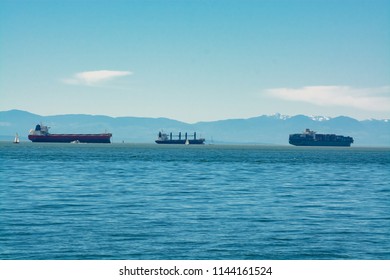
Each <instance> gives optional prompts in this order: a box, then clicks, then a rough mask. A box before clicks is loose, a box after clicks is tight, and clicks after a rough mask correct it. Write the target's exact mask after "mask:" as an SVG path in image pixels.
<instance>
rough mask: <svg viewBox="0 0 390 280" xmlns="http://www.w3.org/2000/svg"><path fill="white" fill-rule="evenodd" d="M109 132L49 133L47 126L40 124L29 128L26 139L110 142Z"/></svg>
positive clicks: (66, 141)
mask: <svg viewBox="0 0 390 280" xmlns="http://www.w3.org/2000/svg"><path fill="white" fill-rule="evenodd" d="M111 137H112V134H111V133H100V134H51V133H49V127H47V126H45V125H41V124H37V125H36V126H35V130H34V129H31V130H30V133H29V135H28V139H29V140H31V141H32V142H56V143H71V142H74V143H111Z"/></svg>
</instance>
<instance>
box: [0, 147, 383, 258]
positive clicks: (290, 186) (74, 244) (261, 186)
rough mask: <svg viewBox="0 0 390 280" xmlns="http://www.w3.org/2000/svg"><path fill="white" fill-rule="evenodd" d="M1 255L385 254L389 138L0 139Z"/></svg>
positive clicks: (360, 256)
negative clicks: (354, 144)
mask: <svg viewBox="0 0 390 280" xmlns="http://www.w3.org/2000/svg"><path fill="white" fill-rule="evenodd" d="M0 160H1V161H0V259H390V179H389V178H390V149H382V148H378V149H375V148H367V149H365V148H318V147H317V148H302V147H301V148H298V147H266V146H219V145H204V146H171V145H168V146H164V145H135V144H133V145H130V144H107V145H105V144H101V145H99V144H37V143H35V144H33V143H21V144H19V145H14V144H9V143H0Z"/></svg>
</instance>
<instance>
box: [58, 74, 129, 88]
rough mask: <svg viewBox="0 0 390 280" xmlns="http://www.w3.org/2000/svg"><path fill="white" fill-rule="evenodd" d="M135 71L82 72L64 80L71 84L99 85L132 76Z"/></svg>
mask: <svg viewBox="0 0 390 280" xmlns="http://www.w3.org/2000/svg"><path fill="white" fill-rule="evenodd" d="M132 74H133V73H132V72H130V71H112V70H97V71H86V72H80V73H76V74H74V75H73V77H72V78H69V79H64V80H63V82H64V83H66V84H71V85H86V86H97V85H99V84H101V83H103V82H107V81H110V80H113V79H115V78H119V77H125V76H130V75H132Z"/></svg>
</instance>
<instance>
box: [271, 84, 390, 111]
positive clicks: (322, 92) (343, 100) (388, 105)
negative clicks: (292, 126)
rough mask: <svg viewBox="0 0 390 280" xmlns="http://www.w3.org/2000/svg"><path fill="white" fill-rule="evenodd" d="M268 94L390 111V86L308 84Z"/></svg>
mask: <svg viewBox="0 0 390 280" xmlns="http://www.w3.org/2000/svg"><path fill="white" fill-rule="evenodd" d="M266 94H267V95H269V96H271V97H275V98H278V99H282V100H290V101H301V102H306V103H311V104H315V105H320V106H344V107H353V108H357V109H361V110H366V111H390V86H385V87H377V88H352V87H349V86H308V87H302V88H273V89H267V90H266Z"/></svg>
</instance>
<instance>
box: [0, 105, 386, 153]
mask: <svg viewBox="0 0 390 280" xmlns="http://www.w3.org/2000/svg"><path fill="white" fill-rule="evenodd" d="M38 123H43V124H45V125H47V126H49V127H50V128H51V129H50V132H51V133H101V132H104V131H107V132H111V133H112V134H113V138H112V141H113V142H114V143H115V142H122V141H124V142H127V143H128V142H131V143H154V140H155V139H156V138H157V134H158V132H159V131H160V130H164V131H165V132H168V133H169V132H173V133H178V132H180V131H181V132H189V133H192V132H194V131H196V132H197V135H198V136H199V137H204V138H206V143H209V144H210V143H215V144H217V143H226V144H235V143H237V144H275V145H288V136H289V134H291V133H298V132H302V131H303V130H304V129H306V128H310V129H312V130H314V131H317V132H318V133H334V134H341V135H344V136H352V137H353V138H354V139H355V143H354V144H353V146H390V120H365V121H358V120H356V119H353V118H350V117H345V116H340V117H336V118H329V117H322V116H316V117H310V116H304V115H297V116H286V115H281V114H275V115H272V116H268V115H262V116H258V117H254V118H248V119H228V120H220V121H210V122H198V123H195V124H188V123H184V122H180V121H176V120H172V119H167V118H139V117H117V118H113V117H109V116H101V115H83V114H70V115H55V116H40V115H36V114H32V113H29V112H26V111H20V110H10V111H1V112H0V140H3V141H11V140H12V139H13V138H14V136H15V133H18V134H19V136H20V139H21V140H22V141H23V140H24V141H27V135H28V132H29V130H30V129H32V128H34V127H35V125H36V124H38Z"/></svg>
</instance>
